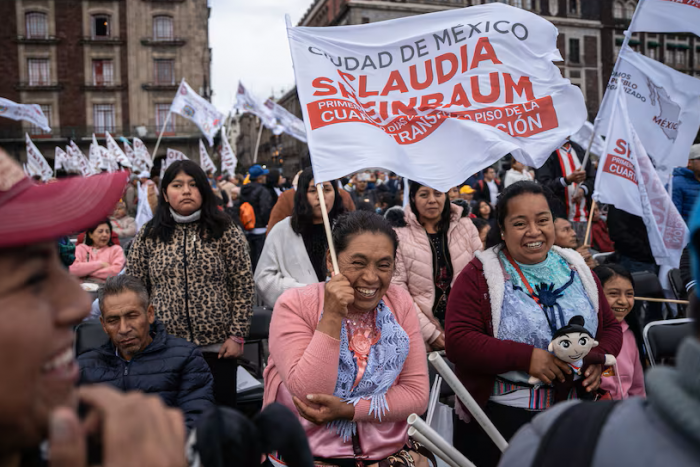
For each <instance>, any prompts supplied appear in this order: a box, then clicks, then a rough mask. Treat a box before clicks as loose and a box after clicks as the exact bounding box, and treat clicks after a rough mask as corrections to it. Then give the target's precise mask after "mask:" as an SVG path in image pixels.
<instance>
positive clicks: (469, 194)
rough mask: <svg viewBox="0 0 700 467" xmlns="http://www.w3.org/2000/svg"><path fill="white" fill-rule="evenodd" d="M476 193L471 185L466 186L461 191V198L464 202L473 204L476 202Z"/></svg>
mask: <svg viewBox="0 0 700 467" xmlns="http://www.w3.org/2000/svg"><path fill="white" fill-rule="evenodd" d="M474 192H475V190H474V188H472V187H470V186H469V185H464V186H463V187H462V188H460V189H459V197H460V198H462V199H463V200H464V201H466V202H468V203H471V202H472V201H473V200H474Z"/></svg>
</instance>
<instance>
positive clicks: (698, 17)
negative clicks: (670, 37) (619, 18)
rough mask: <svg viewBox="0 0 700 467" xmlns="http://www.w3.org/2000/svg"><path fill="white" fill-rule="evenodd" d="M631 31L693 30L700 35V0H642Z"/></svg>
mask: <svg viewBox="0 0 700 467" xmlns="http://www.w3.org/2000/svg"><path fill="white" fill-rule="evenodd" d="M637 10H638V12H637V15H636V16H635V18H634V21H633V22H632V24H631V25H630V31H631V32H636V31H644V32H692V33H693V34H695V35H696V36H700V0H642V1H640V2H639V5H637Z"/></svg>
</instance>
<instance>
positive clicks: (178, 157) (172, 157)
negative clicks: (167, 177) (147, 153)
mask: <svg viewBox="0 0 700 467" xmlns="http://www.w3.org/2000/svg"><path fill="white" fill-rule="evenodd" d="M187 160H189V159H188V157H187V156H186V155H185V154H183V153H181V152H180V151H176V150H175V149H170V148H168V151H167V152H166V154H165V161H164V162H163V164H162V167H161V169H160V170H161V172H163V173H165V171H166V170H167V169H168V167H170V164H172V163H173V162H175V161H187ZM162 179H163V178H162V177H161V180H162Z"/></svg>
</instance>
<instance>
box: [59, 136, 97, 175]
mask: <svg viewBox="0 0 700 467" xmlns="http://www.w3.org/2000/svg"><path fill="white" fill-rule="evenodd" d="M66 151H67V152H68V155H69V156H70V158H71V160H72V161H73V163H74V164H75V165H76V166H77V168H78V170H80V174H81V175H82V176H83V177H89V176H90V175H94V174H96V173H98V172H99V170H98V171H95V170H93V168H92V166H91V164H90V161H88V159H87V157H85V154H83V151H81V150H80V148H79V147H78V145H77V144H75V142H74V141H71V142H70V144H69V145H68V146H67V147H66Z"/></svg>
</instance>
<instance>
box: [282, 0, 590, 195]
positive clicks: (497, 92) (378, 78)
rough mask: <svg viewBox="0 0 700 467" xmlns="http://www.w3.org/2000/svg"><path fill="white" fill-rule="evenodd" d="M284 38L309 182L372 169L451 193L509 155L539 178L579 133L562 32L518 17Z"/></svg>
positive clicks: (491, 15) (322, 30)
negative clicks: (564, 68)
mask: <svg viewBox="0 0 700 467" xmlns="http://www.w3.org/2000/svg"><path fill="white" fill-rule="evenodd" d="M287 33H288V36H289V41H290V45H291V52H292V59H293V62H294V71H295V75H296V82H297V92H298V94H299V99H300V102H301V107H302V112H303V115H304V124H305V125H306V137H307V139H308V144H309V151H310V154H311V162H312V165H313V168H314V178H315V180H316V182H322V181H327V180H332V179H336V178H340V177H343V176H345V175H347V174H349V173H351V172H355V171H358V170H361V169H364V168H367V167H379V168H383V169H386V170H391V171H393V172H396V173H398V174H401V175H403V176H405V177H408V178H410V179H412V180H416V181H419V182H421V183H423V184H425V185H428V186H431V187H432V188H435V189H438V190H441V191H447V190H448V189H449V188H451V187H453V186H455V185H459V184H461V183H462V182H463V181H464V180H465V179H466V178H467V177H469V176H470V175H472V174H474V173H475V172H477V171H479V170H481V169H483V168H484V167H486V166H488V165H490V164H492V163H494V162H496V161H497V160H498V159H500V158H501V157H503V156H505V155H506V154H508V153H511V154H513V155H514V156H515V157H516V159H518V160H519V161H521V162H523V163H524V164H527V165H529V166H532V167H540V166H541V165H542V164H543V163H544V162H545V161H546V160H547V158H548V157H549V156H550V154H551V153H552V152H553V151H554V150H555V149H557V148H558V147H559V146H560V145H561V143H562V142H563V141H564V140H565V138H566V137H567V136H569V135H571V134H573V133H574V132H576V131H577V130H578V129H579V128H581V126H582V125H583V123H584V122H585V121H586V114H587V111H586V106H585V103H584V99H583V94H582V93H581V90H580V89H579V88H578V87H576V86H574V85H572V84H571V83H570V82H569V80H567V79H565V78H563V77H562V76H561V73H560V71H559V69H558V68H557V67H556V66H555V65H554V63H552V62H553V61H561V55H560V54H559V51H558V50H557V47H556V38H557V29H556V28H555V27H554V25H553V24H552V23H550V22H549V21H547V20H545V19H544V18H542V17H540V16H537V15H535V14H533V13H530V12H528V11H525V10H523V9H520V8H515V7H511V6H507V5H504V4H501V3H490V4H486V5H477V6H472V7H469V8H463V9H455V10H448V11H441V12H437V13H430V14H424V15H418V16H412V17H408V18H400V19H396V20H391V21H383V22H381V23H371V24H362V25H356V26H342V27H313V28H311V27H291V26H290V27H288V30H287Z"/></svg>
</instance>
